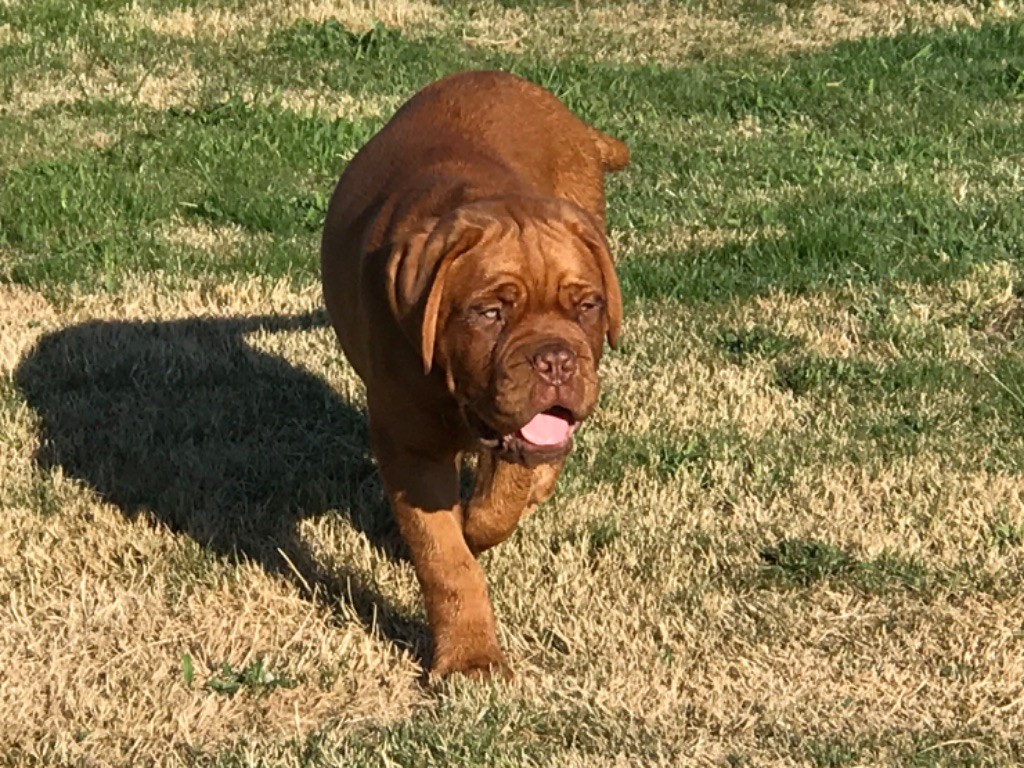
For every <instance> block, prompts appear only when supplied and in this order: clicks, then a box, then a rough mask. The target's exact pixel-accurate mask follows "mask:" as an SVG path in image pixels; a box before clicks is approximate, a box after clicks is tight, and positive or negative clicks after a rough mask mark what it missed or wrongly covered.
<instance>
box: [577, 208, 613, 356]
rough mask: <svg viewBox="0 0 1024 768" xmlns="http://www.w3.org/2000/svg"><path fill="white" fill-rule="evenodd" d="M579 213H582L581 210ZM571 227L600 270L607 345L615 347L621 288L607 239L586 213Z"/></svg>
mask: <svg viewBox="0 0 1024 768" xmlns="http://www.w3.org/2000/svg"><path fill="white" fill-rule="evenodd" d="M580 213H581V214H583V212H582V211H580ZM571 228H572V231H573V233H574V234H575V235H576V236H577V237H578V238H579V239H580V240H582V241H583V242H584V244H585V245H586V246H587V249H588V250H589V251H590V252H591V254H593V256H594V261H595V262H596V263H597V267H598V269H600V270H601V280H602V281H603V282H604V300H605V308H606V310H607V312H608V346H609V347H611V348H612V349H615V348H616V347H617V346H618V344H619V336H621V335H622V289H621V288H620V287H619V278H618V277H617V276H616V274H615V264H614V263H613V262H612V253H611V249H610V248H609V247H608V239H607V238H606V237H605V236H604V233H603V232H602V231H601V229H600V228H599V227H598V226H597V225H596V224H595V223H594V222H593V221H591V219H590V216H588V215H586V214H583V215H581V216H578V217H577V218H576V219H574V220H573V221H572V222H571Z"/></svg>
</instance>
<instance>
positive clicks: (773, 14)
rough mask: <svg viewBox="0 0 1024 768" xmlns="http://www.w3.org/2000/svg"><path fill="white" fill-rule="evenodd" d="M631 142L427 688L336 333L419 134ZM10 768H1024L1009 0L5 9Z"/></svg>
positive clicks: (1, 486)
mask: <svg viewBox="0 0 1024 768" xmlns="http://www.w3.org/2000/svg"><path fill="white" fill-rule="evenodd" d="M473 67H476V68H482V67H490V68H501V69H508V70H511V71H514V72H517V73H519V74H521V75H523V76H525V77H528V78H530V79H532V80H534V81H536V82H538V83H540V84H542V85H544V86H546V87H548V88H550V89H551V90H553V91H554V92H555V93H556V94H557V95H558V96H559V97H560V98H562V99H563V100H564V101H565V102H566V103H567V104H568V105H569V106H570V107H571V108H572V109H573V110H575V111H576V112H577V113H578V114H580V115H581V116H582V117H584V118H585V119H587V120H588V121H590V122H592V123H593V124H595V125H596V126H598V127H599V128H601V129H602V130H604V131H606V132H608V133H611V134H613V135H615V136H618V137H620V138H622V139H623V140H625V141H626V142H627V143H628V144H629V145H630V147H631V149H632V151H633V163H632V165H631V166H630V168H629V169H628V170H626V171H625V172H623V173H621V174H618V175H616V176H614V177H612V178H611V179H610V180H609V227H610V236H611V240H612V242H613V245H614V249H615V252H616V257H617V259H618V264H619V267H618V268H619V274H620V277H621V280H622V284H623V289H624V293H625V296H626V300H627V306H626V324H625V334H624V341H623V344H622V348H621V349H620V350H619V351H618V352H613V353H610V354H609V355H608V357H606V359H605V365H604V382H605V391H604V394H603V397H602V402H601V406H600V410H599V412H598V414H597V415H596V416H595V417H594V418H593V420H592V421H591V422H590V423H588V424H587V425H586V427H585V428H584V430H582V431H581V433H580V435H579V440H578V445H577V449H576V451H575V453H574V455H573V457H572V459H571V461H570V464H569V466H568V468H567V472H566V475H565V477H564V478H563V481H562V483H561V485H560V487H559V490H558V492H557V493H556V495H555V496H554V498H552V499H551V500H550V501H549V502H548V503H546V504H545V505H544V506H543V507H542V508H541V509H540V510H539V511H538V512H537V513H536V514H535V515H534V516H532V517H531V518H530V519H528V520H527V521H526V522H525V523H524V524H523V525H522V526H521V528H520V530H519V531H518V532H517V533H516V534H515V536H514V537H513V538H512V539H511V540H510V541H508V542H506V543H505V544H503V545H502V546H501V547H498V548H497V549H495V550H494V551H493V552H490V553H488V554H487V555H485V556H484V560H485V568H486V570H487V572H488V574H489V579H490V584H491V592H492V596H493V599H494V603H495V607H496V611H497V615H498V620H499V624H500V634H501V639H502V642H503V643H504V645H505V647H506V648H507V649H508V652H509V657H510V660H511V662H512V663H513V665H514V666H515V668H516V671H517V673H518V676H517V679H516V681H515V682H513V683H511V684H508V685H506V684H494V685H479V684H470V683H466V682H464V681H458V680H456V681H450V682H446V683H441V684H430V683H428V682H426V681H425V680H424V678H423V674H422V662H423V659H424V654H425V653H426V652H427V648H428V639H427V635H426V628H425V625H424V620H423V613H422V608H421V606H420V599H419V590H418V587H417V585H416V581H415V577H414V575H413V572H412V569H411V566H410V565H409V563H408V562H407V561H406V560H404V559H403V557H402V550H401V546H400V543H399V542H398V540H397V538H396V535H395V532H394V528H393V526H392V525H391V523H390V522H389V519H388V514H387V510H386V507H385V505H384V503H383V501H382V499H381V495H380V486H379V481H378V479H377V476H376V474H375V472H374V468H373V465H372V460H371V457H370V456H369V455H368V451H367V448H366V437H365V425H364V422H363V415H362V402H363V400H362V398H363V393H362V390H361V388H360V385H359V382H358V380H357V379H356V377H355V376H354V374H353V372H352V370H351V369H350V367H349V366H348V365H347V364H346V363H345V361H344V360H343V358H342V357H341V355H340V353H339V350H338V349H337V346H336V343H335V342H334V340H333V336H332V333H331V331H330V330H329V328H328V327H327V326H326V324H325V319H324V316H323V313H322V311H321V300H320V296H319V288H318V276H317V245H318V229H319V227H320V224H321V222H322V215H323V211H324V209H325V207H326V201H327V198H328V195H329V194H330V191H331V188H332V185H333V183H334V181H335V179H336V178H337V175H338V173H339V171H340V169H341V168H342V167H343V166H344V164H345V162H346V161H347V160H348V159H349V158H350V157H351V156H352V154H353V153H354V152H355V151H356V150H357V149H358V148H359V146H361V144H362V143H364V142H365V141H366V140H367V139H368V138H369V137H370V136H372V135H373V133H374V132H375V131H376V130H377V129H378V128H379V127H380V126H381V125H382V124H383V122H384V121H385V120H386V119H387V118H388V116H389V115H390V114H391V112H392V111H393V110H394V108H395V107H396V106H397V105H398V104H400V103H401V102H402V101H403V100H404V99H406V98H407V97H408V96H409V95H411V94H412V93H413V92H415V90H416V89H417V88H418V87H420V86H422V85H424V84H426V83H427V82H429V81H431V80H433V79H435V78H437V77H439V76H441V75H443V74H445V73H448V72H451V71H455V70H459V69H465V68H473ZM0 88H2V96H0V175H2V178H3V184H2V185H0V734H3V736H2V737H0V765H10V766H22V765H25V766H28V765H61V764H68V765H70V764H76V765H87V766H92V765H96V766H105V765H112V766H128V765H132V766H137V765H155V764H160V765H179V764H181V765H210V766H213V765H216V766H222V765H223V766H236V765H237V766H242V765H285V766H318V765H353V766H356V765H360V766H361V765H422V766H432V765H437V766H447V765H481V766H482V765H489V766H490V765H497V766H529V765H557V766H587V767H588V768H589V767H590V766H603V765H607V766H613V765H614V766H618V765H644V766H647V765H651V766H655V765H666V766H672V765H707V766H770V765H779V766H784V765H785V766H788V765H808V766H846V765H850V766H853V765H879V766H892V765H910V766H954V765H957V766H958V765H973V766H1002V765H1006V766H1009V765H1014V764H1019V763H1020V762H1021V761H1024V740H1022V736H1021V734H1022V733H1024V593H1022V591H1021V589H1020V584H1021V579H1022V577H1024V478H1022V476H1021V469H1022V466H1024V383H1022V381H1024V377H1022V374H1024V358H1022V356H1021V352H1022V345H1024V334H1022V326H1021V320H1022V318H1024V303H1022V299H1021V296H1022V294H1024V274H1022V262H1021V255H1022V254H1024V204H1022V203H1024V130H1022V129H1021V123H1022V120H1024V6H1022V5H1021V4H1020V3H1017V2H1002V1H992V2H978V3H964V2H939V1H933V0H928V1H925V0H917V1H916V2H911V1H909V0H907V1H904V0H894V1H892V2H853V1H852V0H849V1H847V2H843V1H840V0H833V1H831V2H815V1H813V0H788V2H782V3H779V2H761V1H760V0H705V1H704V2H699V1H697V0H694V1H692V2H647V3H641V2H632V3H627V2H614V1H613V0H605V1H603V2H594V3H591V2H543V1H541V0H534V1H533V2H519V3H513V2H498V1H494V2H484V1H482V0H481V1H479V2H478V1H476V0H472V1H461V2H454V3H440V2H438V3H429V2H417V1H415V0H409V1H407V2H400V1H399V2H383V0H382V1H380V2H372V1H369V0H368V1H366V2H345V1H344V0H333V1H327V0H309V1H307V2H297V1H294V0H274V1H273V2H241V1H240V0H238V1H234V0H216V1H215V2H209V3H192V2H188V1H187V0H181V1H180V2H176V0H135V2H131V3H128V2H122V1H120V0H93V1H92V2H83V1H82V0H0Z"/></svg>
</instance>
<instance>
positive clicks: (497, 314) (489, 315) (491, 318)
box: [477, 307, 501, 323]
mask: <svg viewBox="0 0 1024 768" xmlns="http://www.w3.org/2000/svg"><path fill="white" fill-rule="evenodd" d="M477 314H479V315H480V317H481V318H483V319H484V320H487V321H488V322H490V323H497V322H499V321H500V320H501V307H481V308H480V309H478V310H477Z"/></svg>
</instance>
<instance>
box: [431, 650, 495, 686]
mask: <svg viewBox="0 0 1024 768" xmlns="http://www.w3.org/2000/svg"><path fill="white" fill-rule="evenodd" d="M453 674H462V675H465V676H466V677H468V678H469V679H470V680H492V679H501V680H505V681H509V680H511V679H512V678H513V677H514V675H513V673H512V667H510V666H509V664H508V661H506V659H505V654H503V653H502V652H501V649H500V648H499V647H498V646H497V645H496V644H495V645H490V644H488V645H484V646H482V647H481V646H479V645H473V644H460V643H445V644H444V645H442V646H440V647H438V648H437V649H436V651H435V652H434V663H433V664H432V665H431V667H430V676H431V677H433V678H441V677H448V676H449V675H453Z"/></svg>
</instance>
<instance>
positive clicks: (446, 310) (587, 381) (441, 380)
mask: <svg viewBox="0 0 1024 768" xmlns="http://www.w3.org/2000/svg"><path fill="white" fill-rule="evenodd" d="M628 162H629V150H628V148H627V147H626V145H625V144H623V143H622V142H621V141H618V140H617V139H614V138H612V137H610V136H607V135H605V134H603V133H601V132H600V131H598V130H596V129H595V128H592V127H590V126H588V125H587V124H586V123H584V122H582V121H581V120H579V119H578V118H577V117H576V116H575V115H573V114H572V113H571V112H570V111H569V110H568V108H566V107H565V106H564V105H563V104H562V103H561V102H560V101H559V100H558V99H557V98H556V97H555V96H554V95H553V94H551V93H550V92H548V91H546V90H544V89H543V88H541V87H539V86H537V85H534V84H532V83H530V82H528V81H526V80H523V79H521V78H519V77H516V76H514V75H511V74H507V73H503V72H463V73H459V74H455V75H451V76H448V77H446V78H444V79H442V80H439V81H437V82H435V83H433V84H431V85H428V86H427V87H426V88H424V89H423V90H421V91H420V92H419V93H417V94H416V95H415V96H413V97H412V98H411V99H410V100H409V101H408V102H406V103H405V104H404V105H403V106H402V107H401V108H400V109H399V110H398V111H397V112H396V113H395V115H394V117H393V118H392V119H391V120H390V122H388V123H387V124H386V125H385V126H384V127H383V128H382V129H381V131H380V132H379V133H377V134H376V135H375V136H374V137H373V138H372V139H371V140H370V141H369V142H368V143H367V144H366V145H365V146H364V147H363V148H362V149H361V150H360V151H359V152H358V153H357V154H356V155H355V157H354V158H353V159H352V161H351V162H350V163H349V165H348V167H347V168H346V169H345V171H344V173H343V174H342V176H341V179H340V180H339V182H338V185H337V187H336V188H335V191H334V194H333V196H332V197H331V201H330V204H329V206H328V210H327V215H326V220H325V224H324V231H323V238H322V243H321V272H322V280H323V292H324V301H325V304H326V307H327V312H328V316H329V318H330V321H331V324H332V326H333V327H334V330H335V332H336V334H337V336H338V339H339V341H340V343H341V347H342V350H343V351H344V353H345V356H346V357H347V358H348V360H349V361H350V363H351V364H352V366H353V368H354V369H355V370H356V372H357V373H358V375H359V376H360V377H361V378H362V380H363V382H364V383H365V385H366V399H367V411H368V418H369V431H370V443H371V447H372V449H373V453H374V456H375V458H376V460H377V464H378V468H379V471H380V474H381V476H382V478H383V481H384V487H385V489H386V492H387V496H388V499H389V502H390V504H391V508H392V511H393V513H394V516H395V518H396V520H397V523H398V529H399V531H400V533H401V535H402V538H403V539H404V541H405V543H406V545H407V546H408V549H409V553H410V556H411V560H412V564H413V566H414V568H415V570H416V576H417V579H418V580H419V583H420V586H421V588H422V592H423V598H424V602H425V606H426V613H427V620H428V623H429V625H430V630H431V634H432V636H433V643H434V652H433V660H432V664H431V666H430V674H431V675H432V676H445V675H449V674H452V673H462V674H465V675H467V676H469V677H472V678H477V679H482V678H488V677H490V676H493V675H499V676H502V677H504V678H506V679H508V678H510V677H511V675H512V672H511V669H510V667H509V664H508V662H507V661H506V658H505V656H504V654H503V652H502V650H501V648H500V646H499V643H498V638H497V634H496V629H495V619H494V611H493V608H492V606H491V603H490V599H489V597H488V593H487V584H486V580H485V576H484V572H483V569H482V568H481V566H480V564H479V563H478V561H477V556H478V555H479V554H480V553H481V552H483V551H484V550H486V549H488V548H489V547H492V546H494V545H495V544H498V543H500V542H501V541H503V540H505V539H506V538H508V536H510V535H511V534H512V532H513V531H514V530H515V528H516V526H517V524H518V523H519V520H520V519H521V518H522V517H523V516H524V515H525V514H526V513H528V512H529V511H531V510H532V509H533V508H534V507H536V505H538V504H540V503H541V502H543V501H544V500H546V499H547V498H548V497H549V496H550V495H551V493H552V492H553V488H554V485H555V482H556V480H557V479H558V475H559V473H560V472H561V469H562V465H563V463H564V461H565V458H566V456H567V454H568V453H569V451H570V449H571V447H572V441H573V433H574V432H575V431H576V429H577V428H578V427H579V425H580V424H581V423H582V422H583V421H584V420H585V419H586V418H587V417H588V416H589V415H590V414H591V412H592V411H593V409H594V407H595V404H596V402H597V397H598V377H597V368H598V363H599V361H600V359H601V354H602V351H603V347H604V342H605V340H607V342H608V344H609V346H610V347H611V348H613V349H614V348H615V345H616V342H617V340H618V338H619V334H620V329H621V324H622V296H621V291H620V288H619V283H618V280H617V278H616V275H615V270H614V266H613V262H612V256H611V253H610V251H609V247H608V242H607V240H606V236H605V196H604V174H605V173H606V172H609V171H615V170H619V169H621V168H624V167H625V166H626V165H627V164H628ZM469 454H476V455H477V466H476V479H475V485H474V488H473V490H472V493H471V495H470V498H469V500H468V503H463V502H462V500H461V498H460V483H459V468H460V462H461V460H462V457H463V456H464V455H469Z"/></svg>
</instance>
